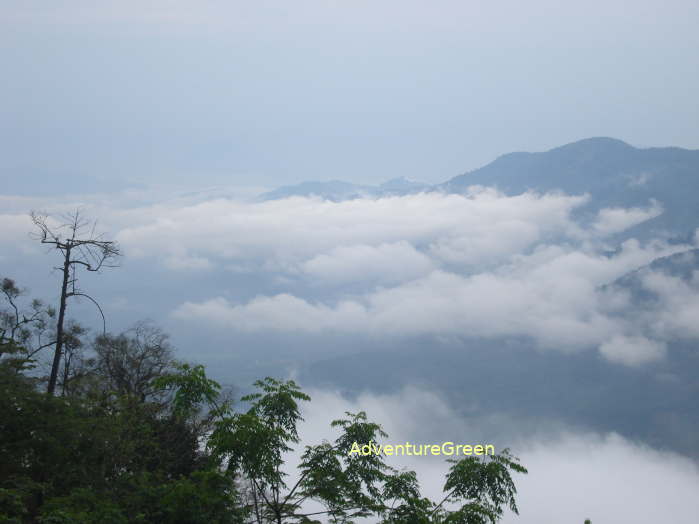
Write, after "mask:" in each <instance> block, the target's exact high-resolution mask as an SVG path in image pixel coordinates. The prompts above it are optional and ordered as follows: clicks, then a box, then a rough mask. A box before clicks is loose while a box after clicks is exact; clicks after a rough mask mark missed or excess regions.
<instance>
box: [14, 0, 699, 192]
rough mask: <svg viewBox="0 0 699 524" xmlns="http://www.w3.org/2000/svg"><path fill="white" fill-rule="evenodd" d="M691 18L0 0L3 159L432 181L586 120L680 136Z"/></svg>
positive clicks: (691, 89)
mask: <svg viewBox="0 0 699 524" xmlns="http://www.w3.org/2000/svg"><path fill="white" fill-rule="evenodd" d="M698 20H699V3H697V2H694V1H690V0H669V1H664V2H659V1H648V0H639V1H638V2H634V3H633V5H630V4H629V3H628V2H627V1H619V0H605V1H598V0H592V1H588V2H576V3H570V2H559V1H531V2H519V1H500V2H480V1H458V2H456V1H439V2H423V1H411V0H400V1H394V0H390V1H356V0H355V1H352V2H349V1H347V2H338V1H319V0H310V1H304V0H298V1H294V2H287V1H283V2H281V1H280V2H274V1H272V2H269V1H256V2H240V1H227V2H224V1H198V2H191V1H187V2H185V1H179V0H174V1H169V2H164V1H148V2H145V1H141V0H139V1H130V0H122V1H118V2H117V1H114V2H93V1H91V0H89V1H88V0H85V1H79V0H75V1H62V0H56V1H53V2H49V3H47V2H43V1H33V0H22V1H5V2H2V4H0V50H1V52H0V67H1V70H2V77H3V81H2V83H0V115H1V117H0V148H1V154H0V169H1V171H0V176H2V178H3V179H4V180H3V181H4V182H5V184H6V185H5V187H6V188H9V189H10V190H11V191H6V192H14V193H25V194H26V193H30V192H35V193H36V192H38V191H41V190H42V189H44V190H46V191H47V192H51V191H55V190H63V191H72V192H75V191H78V190H80V188H81V187H83V188H85V189H86V190H88V191H96V190H99V189H104V188H117V187H120V186H121V185H123V184H126V183H130V182H137V183H158V184H162V183H167V182H171V183H177V184H182V183H192V181H193V177H195V176H196V177H198V178H197V179H196V184H233V185H254V186H259V185H261V186H268V187H271V186H275V185H279V184H283V183H293V182H298V181H301V180H308V179H321V180H322V179H333V178H340V179H345V180H349V181H359V182H369V183H374V182H378V181H382V180H386V179H389V178H392V177H396V176H407V177H408V178H413V179H418V180H424V181H430V182H437V181H443V180H446V179H448V178H450V177H451V176H454V175H456V174H459V173H461V172H463V171H465V170H468V169H472V168H475V167H478V166H480V165H483V164H485V163H487V162H489V161H490V160H492V159H494V158H495V157H496V156H497V155H499V154H503V153H507V152H510V151H521V150H531V151H537V150H546V149H549V148H552V147H555V146H558V145H561V144H563V143H567V142H571V141H574V140H577V139H580V138H585V137H589V136H613V137H616V138H620V139H622V140H625V141H627V142H629V143H631V144H632V145H636V146H655V145H657V146H664V145H676V146H681V147H686V148H693V149H695V148H697V147H699V128H698V127H697V126H696V122H697V121H699V104H697V103H696V93H697V92H699V73H698V70H697V67H696V50H697V48H698V47H699V46H698V44H699V32H697V31H696V27H697V21H698ZM84 176H91V177H97V179H98V181H99V182H98V183H92V184H86V183H83V182H82V180H81V177H84ZM59 177H60V179H59ZM59 180H60V182H59Z"/></svg>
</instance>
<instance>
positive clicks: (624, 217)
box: [593, 201, 663, 235]
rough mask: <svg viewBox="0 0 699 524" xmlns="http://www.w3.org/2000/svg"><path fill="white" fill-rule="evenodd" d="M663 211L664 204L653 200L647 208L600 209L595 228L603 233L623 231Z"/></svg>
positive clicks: (610, 233) (609, 233)
mask: <svg viewBox="0 0 699 524" xmlns="http://www.w3.org/2000/svg"><path fill="white" fill-rule="evenodd" d="M662 212H663V208H662V206H661V205H660V204H659V203H658V202H656V201H652V202H651V205H650V207H648V208H647V209H642V208H639V207H632V208H628V209H627V208H620V207H610V208H605V209H601V210H600V211H599V213H598V215H597V220H596V221H595V223H594V224H593V228H594V229H595V231H597V233H599V234H601V235H612V234H614V233H621V232H622V231H625V230H627V229H629V228H630V227H633V226H635V225H638V224H641V223H642V222H645V221H646V220H649V219H651V218H655V217H657V216H659V215H661V214H662Z"/></svg>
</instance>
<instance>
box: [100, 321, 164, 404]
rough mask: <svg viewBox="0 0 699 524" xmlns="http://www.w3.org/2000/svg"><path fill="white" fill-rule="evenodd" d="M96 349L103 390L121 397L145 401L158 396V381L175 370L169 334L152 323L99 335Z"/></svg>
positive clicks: (141, 323)
mask: <svg viewBox="0 0 699 524" xmlns="http://www.w3.org/2000/svg"><path fill="white" fill-rule="evenodd" d="M93 350H94V352H95V362H94V366H95V368H96V371H97V374H98V375H99V376H100V379H101V384H102V387H103V388H106V389H107V390H109V391H111V392H114V393H117V394H119V395H131V396H134V397H136V398H139V399H140V400H145V399H146V398H147V397H151V396H153V395H154V394H155V392H156V391H155V389H154V387H153V381H154V380H155V379H156V378H158V377H160V376H162V375H165V374H168V373H172V372H174V371H175V359H174V357H173V352H172V347H171V346H170V343H169V341H168V336H167V334H166V333H164V332H163V331H162V330H161V329H160V328H158V327H156V326H154V325H153V324H151V323H150V322H146V321H141V322H138V323H137V324H136V325H135V326H134V327H133V328H131V329H129V330H128V331H126V332H124V333H121V334H120V335H116V336H115V335H111V334H108V333H105V334H102V335H99V336H97V337H96V338H95V341H94V343H93Z"/></svg>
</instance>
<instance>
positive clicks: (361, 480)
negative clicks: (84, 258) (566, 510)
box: [159, 366, 527, 524]
mask: <svg viewBox="0 0 699 524" xmlns="http://www.w3.org/2000/svg"><path fill="white" fill-rule="evenodd" d="M159 385H160V386H161V387H170V388H173V389H174V390H175V391H176V393H175V404H176V405H179V406H180V409H183V410H184V412H187V410H189V409H191V408H192V406H196V405H198V404H199V403H201V402H208V403H209V404H210V406H211V411H212V413H213V414H214V415H215V416H216V417H217V420H216V422H215V423H214V429H213V431H212V432H211V435H210V438H209V439H208V442H207V448H208V449H209V451H210V453H211V455H212V457H214V458H216V459H217V461H218V462H219V463H220V464H221V466H222V467H225V470H226V471H227V472H228V473H229V474H231V475H233V476H234V477H235V478H236V479H237V480H238V482H240V483H242V484H243V485H244V486H247V489H246V494H247V501H246V504H245V506H244V509H245V510H246V512H247V514H248V518H249V519H250V520H249V522H251V523H257V524H263V523H276V524H282V523H291V522H293V523H298V524H303V523H305V524H309V523H312V522H316V521H314V520H311V519H312V518H316V517H318V516H320V515H324V516H325V517H326V518H328V519H329V522H333V523H340V522H342V523H351V522H353V521H354V519H356V518H361V517H368V516H372V515H373V516H378V517H379V518H380V519H381V522H382V523H383V524H428V523H429V524H436V523H444V524H447V523H449V524H493V523H495V522H497V520H499V519H500V517H501V516H502V514H503V511H504V509H503V508H504V507H509V508H510V509H511V510H512V511H513V512H515V513H517V505H516V502H515V495H516V488H515V485H514V482H513V480H512V477H511V472H517V473H526V472H527V470H526V469H525V468H524V467H522V466H521V465H520V464H519V462H518V460H517V458H516V457H513V456H512V455H511V454H510V453H509V451H508V450H503V451H502V452H501V453H500V454H498V455H494V456H487V457H479V456H473V457H466V458H463V459H461V460H451V461H450V463H451V464H452V465H451V468H450V470H449V472H448V474H447V476H446V482H445V484H444V492H445V496H444V498H443V499H442V501H441V502H439V503H435V502H432V501H431V500H429V499H426V498H423V497H422V496H421V495H420V491H419V486H418V482H417V477H416V475H415V473H414V472H412V471H407V472H406V471H397V470H395V469H394V468H392V467H390V466H388V465H387V464H386V463H385V462H384V457H383V455H382V454H380V453H369V454H357V453H354V454H353V453H350V451H351V450H352V449H353V447H354V446H356V445H360V446H361V445H364V444H369V443H375V444H377V445H378V443H379V442H380V440H381V439H382V438H385V437H387V435H386V433H385V432H384V431H383V430H382V428H381V426H380V425H378V424H376V423H374V422H371V421H369V420H368V419H367V416H366V414H365V413H364V412H360V413H346V417H345V418H342V419H338V420H334V421H333V422H332V424H331V425H332V426H333V427H335V428H337V429H338V430H339V431H340V435H339V436H338V437H337V439H336V440H335V441H334V442H332V443H331V442H323V443H321V444H318V445H315V446H306V448H305V452H304V453H303V455H302V459H301V463H300V465H299V468H298V471H297V474H298V475H297V480H296V482H295V483H294V484H293V485H291V486H289V485H288V484H287V482H286V479H287V477H288V473H287V472H285V471H284V456H285V454H286V453H288V452H290V451H292V450H293V448H292V446H293V445H294V444H298V443H299V435H298V431H297V424H298V422H300V421H301V420H303V419H302V418H301V412H300V409H299V402H302V401H309V400H310V397H308V395H306V394H305V393H303V392H302V391H301V390H300V389H299V387H298V386H297V385H296V384H295V383H294V382H293V381H286V382H283V381H280V380H276V379H273V378H269V377H268V378H265V379H264V380H260V381H257V382H256V383H255V386H256V387H257V388H258V390H259V391H258V392H257V393H253V394H251V395H247V396H245V397H243V398H242V399H241V400H243V401H244V402H248V403H250V408H249V409H248V410H247V411H246V412H243V413H234V412H232V411H231V409H230V406H227V405H222V404H220V403H218V402H217V392H218V389H219V386H218V384H217V383H216V382H214V381H212V380H210V379H208V378H206V375H205V374H204V370H203V368H202V367H200V366H198V367H195V368H191V367H188V366H185V367H183V368H181V370H180V372H179V373H178V374H176V375H172V376H169V377H163V378H162V379H160V380H159ZM309 501H315V502H317V503H320V504H322V505H323V506H324V507H325V510H323V511H311V512H309V511H308V510H306V509H305V508H306V504H307V503H308V502H309ZM445 504H450V505H451V506H452V507H453V506H456V509H446V508H445Z"/></svg>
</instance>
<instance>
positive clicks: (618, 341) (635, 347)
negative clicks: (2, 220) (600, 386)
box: [599, 335, 666, 366]
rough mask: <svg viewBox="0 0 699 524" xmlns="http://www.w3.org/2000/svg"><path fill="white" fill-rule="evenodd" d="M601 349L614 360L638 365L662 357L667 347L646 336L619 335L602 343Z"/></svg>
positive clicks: (629, 364) (601, 351)
mask: <svg viewBox="0 0 699 524" xmlns="http://www.w3.org/2000/svg"><path fill="white" fill-rule="evenodd" d="M599 351H600V353H602V355H604V357H605V358H607V359H608V360H611V361H612V362H619V363H621V364H626V365H628V366H636V365H639V364H645V363H647V362H652V361H654V360H658V359H660V358H662V357H663V356H664V355H665V351H666V347H665V344H664V343H662V342H657V341H655V340H650V339H648V338H646V337H638V336H623V335H617V336H614V337H612V338H611V339H610V340H607V341H606V342H604V343H603V344H602V345H600V347H599Z"/></svg>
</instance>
